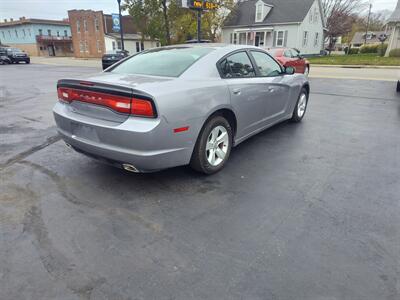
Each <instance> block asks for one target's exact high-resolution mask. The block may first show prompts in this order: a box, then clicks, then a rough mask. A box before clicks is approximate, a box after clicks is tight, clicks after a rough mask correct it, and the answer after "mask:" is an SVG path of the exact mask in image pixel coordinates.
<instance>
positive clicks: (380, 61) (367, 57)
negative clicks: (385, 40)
mask: <svg viewBox="0 0 400 300" xmlns="http://www.w3.org/2000/svg"><path fill="white" fill-rule="evenodd" d="M307 59H308V60H309V61H310V63H312V64H321V65H370V66H400V57H380V56H377V55H376V54H353V55H331V56H320V57H309V58H307Z"/></svg>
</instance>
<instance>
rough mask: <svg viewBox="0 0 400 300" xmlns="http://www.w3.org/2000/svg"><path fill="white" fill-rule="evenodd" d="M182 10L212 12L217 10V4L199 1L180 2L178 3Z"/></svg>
mask: <svg viewBox="0 0 400 300" xmlns="http://www.w3.org/2000/svg"><path fill="white" fill-rule="evenodd" d="M180 2H181V4H182V7H183V8H191V9H201V10H213V9H217V8H218V7H219V6H218V4H216V3H214V2H210V1H201V0H181V1H180Z"/></svg>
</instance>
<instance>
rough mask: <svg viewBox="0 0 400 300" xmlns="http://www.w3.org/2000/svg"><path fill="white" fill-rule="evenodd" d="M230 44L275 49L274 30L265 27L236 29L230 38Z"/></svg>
mask: <svg viewBox="0 0 400 300" xmlns="http://www.w3.org/2000/svg"><path fill="white" fill-rule="evenodd" d="M230 43H231V44H239V45H252V46H258V47H273V44H274V34H273V28H272V27H263V28H238V29H234V30H233V32H232V33H231V36H230Z"/></svg>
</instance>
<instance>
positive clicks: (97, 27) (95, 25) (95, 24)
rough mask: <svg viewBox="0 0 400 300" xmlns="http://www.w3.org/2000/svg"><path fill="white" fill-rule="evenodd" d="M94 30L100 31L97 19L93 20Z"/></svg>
mask: <svg viewBox="0 0 400 300" xmlns="http://www.w3.org/2000/svg"><path fill="white" fill-rule="evenodd" d="M94 28H95V29H96V31H99V29H100V27H99V19H97V18H95V19H94Z"/></svg>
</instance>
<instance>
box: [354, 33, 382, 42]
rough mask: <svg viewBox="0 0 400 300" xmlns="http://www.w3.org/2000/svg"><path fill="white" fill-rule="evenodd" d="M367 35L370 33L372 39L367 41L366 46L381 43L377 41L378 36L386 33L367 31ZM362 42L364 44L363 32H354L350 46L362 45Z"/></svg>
mask: <svg viewBox="0 0 400 300" xmlns="http://www.w3.org/2000/svg"><path fill="white" fill-rule="evenodd" d="M368 33H372V38H371V39H367V44H376V43H380V42H381V41H380V40H379V39H378V37H379V35H381V34H383V33H386V32H385V31H368ZM386 34H387V33H386ZM364 42H365V31H358V32H356V33H355V34H354V36H353V38H352V40H351V43H352V44H364Z"/></svg>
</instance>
